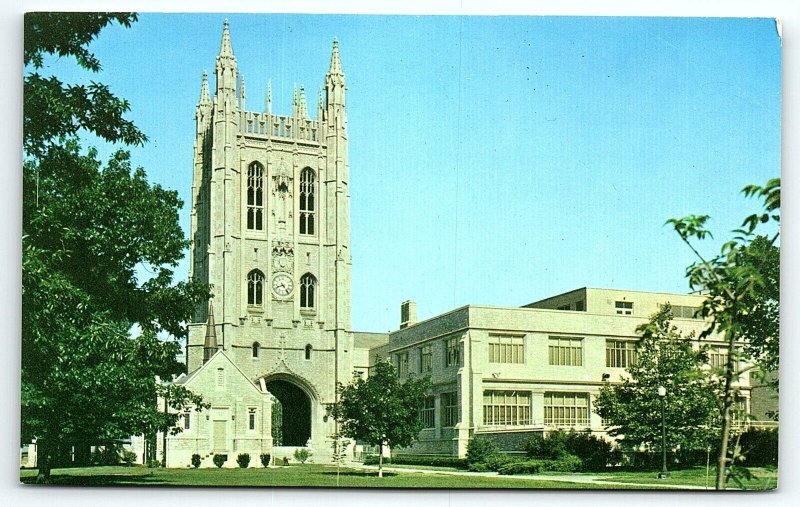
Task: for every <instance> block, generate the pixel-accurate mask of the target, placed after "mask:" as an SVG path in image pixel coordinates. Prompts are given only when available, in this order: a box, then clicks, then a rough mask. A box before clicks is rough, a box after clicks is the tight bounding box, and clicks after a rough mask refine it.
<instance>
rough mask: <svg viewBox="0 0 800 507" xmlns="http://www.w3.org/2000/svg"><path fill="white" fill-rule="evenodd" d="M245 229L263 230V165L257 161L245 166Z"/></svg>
mask: <svg viewBox="0 0 800 507" xmlns="http://www.w3.org/2000/svg"><path fill="white" fill-rule="evenodd" d="M247 229H248V230H250V231H263V230H264V166H262V165H261V164H259V163H258V162H253V163H252V164H250V166H249V167H248V168H247Z"/></svg>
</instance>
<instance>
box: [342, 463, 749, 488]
mask: <svg viewBox="0 0 800 507" xmlns="http://www.w3.org/2000/svg"><path fill="white" fill-rule="evenodd" d="M352 465H353V466H354V467H355V468H364V469H367V470H377V467H376V466H375V465H364V464H362V463H353V464H352ZM383 470H384V471H386V472H397V473H403V472H407V473H412V472H413V473H418V474H440V475H466V476H471V477H498V478H504V479H525V480H530V479H533V480H537V481H555V482H571V483H574V484H602V485H608V486H638V487H641V488H653V489H683V490H689V489H692V490H702V491H713V490H714V488H713V486H709V487H708V488H706V487H705V486H692V485H687V484H670V483H669V482H654V483H647V484H643V483H640V482H622V481H609V480H605V479H603V478H602V477H599V476H596V475H539V474H537V475H500V474H498V473H497V472H466V471H461V470H427V469H421V468H406V467H392V466H384V467H383ZM728 489H734V488H728Z"/></svg>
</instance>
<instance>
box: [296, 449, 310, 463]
mask: <svg viewBox="0 0 800 507" xmlns="http://www.w3.org/2000/svg"><path fill="white" fill-rule="evenodd" d="M311 456H313V455H312V454H311V451H309V450H308V449H295V450H294V459H296V460H297V461H299V462H300V463H301V464H304V463H305V462H306V461H308V459H309V458H311Z"/></svg>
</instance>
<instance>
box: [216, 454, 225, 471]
mask: <svg viewBox="0 0 800 507" xmlns="http://www.w3.org/2000/svg"><path fill="white" fill-rule="evenodd" d="M226 461H228V455H227V454H215V455H214V464H215V465H217V468H222V465H224V464H225V462H226Z"/></svg>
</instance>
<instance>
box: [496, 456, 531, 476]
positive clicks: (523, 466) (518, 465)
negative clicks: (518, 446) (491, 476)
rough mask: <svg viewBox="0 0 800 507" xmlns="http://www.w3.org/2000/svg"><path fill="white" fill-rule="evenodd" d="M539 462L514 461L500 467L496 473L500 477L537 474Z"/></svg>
mask: <svg viewBox="0 0 800 507" xmlns="http://www.w3.org/2000/svg"><path fill="white" fill-rule="evenodd" d="M539 467H540V462H539V461H534V460H526V461H515V462H513V463H508V464H505V465H503V466H501V467H500V468H499V469H498V470H497V472H498V473H499V474H500V475H516V474H538V473H539V471H540V470H539Z"/></svg>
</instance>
